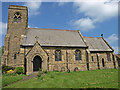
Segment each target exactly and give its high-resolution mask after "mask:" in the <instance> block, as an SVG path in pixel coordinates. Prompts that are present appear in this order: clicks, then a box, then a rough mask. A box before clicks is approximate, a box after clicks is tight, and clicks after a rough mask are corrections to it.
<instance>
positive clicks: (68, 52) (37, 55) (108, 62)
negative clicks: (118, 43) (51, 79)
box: [2, 5, 118, 75]
mask: <svg viewBox="0 0 120 90" xmlns="http://www.w3.org/2000/svg"><path fill="white" fill-rule="evenodd" d="M2 65H7V66H12V67H23V68H24V70H25V72H26V74H27V75H30V74H33V73H34V72H37V71H38V70H39V68H41V69H42V71H61V72H66V71H68V70H69V71H70V72H72V71H85V70H96V69H109V68H118V63H117V60H116V57H115V54H114V50H113V48H112V47H111V46H110V45H109V43H108V42H107V41H106V40H105V39H104V37H103V34H101V37H84V36H83V35H82V34H81V32H80V31H79V30H61V29H47V28H28V9H27V7H26V6H16V5H10V6H9V14H8V24H7V34H6V36H5V42H4V53H3V55H2Z"/></svg>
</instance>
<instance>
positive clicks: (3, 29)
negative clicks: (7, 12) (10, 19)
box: [0, 22, 7, 35]
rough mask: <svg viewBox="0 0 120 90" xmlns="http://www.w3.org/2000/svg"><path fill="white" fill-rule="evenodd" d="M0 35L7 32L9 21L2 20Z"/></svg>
mask: <svg viewBox="0 0 120 90" xmlns="http://www.w3.org/2000/svg"><path fill="white" fill-rule="evenodd" d="M0 29H2V30H0V35H5V34H6V32H7V23H4V22H0Z"/></svg>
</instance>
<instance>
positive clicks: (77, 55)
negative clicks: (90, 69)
mask: <svg viewBox="0 0 120 90" xmlns="http://www.w3.org/2000/svg"><path fill="white" fill-rule="evenodd" d="M75 60H81V51H80V50H76V51H75Z"/></svg>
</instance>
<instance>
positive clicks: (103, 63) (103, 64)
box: [102, 58, 105, 67]
mask: <svg viewBox="0 0 120 90" xmlns="http://www.w3.org/2000/svg"><path fill="white" fill-rule="evenodd" d="M102 66H103V67H105V62H104V58H102Z"/></svg>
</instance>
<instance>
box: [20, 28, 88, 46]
mask: <svg viewBox="0 0 120 90" xmlns="http://www.w3.org/2000/svg"><path fill="white" fill-rule="evenodd" d="M26 31H27V32H26V37H24V39H23V43H22V45H23V46H33V45H34V44H35V42H36V38H35V37H36V36H37V37H39V38H38V41H39V43H40V45H41V46H68V47H87V46H86V44H85V43H84V41H83V39H82V37H81V36H80V35H79V33H78V32H77V31H75V30H60V29H40V28H28V29H27V30H26Z"/></svg>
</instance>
